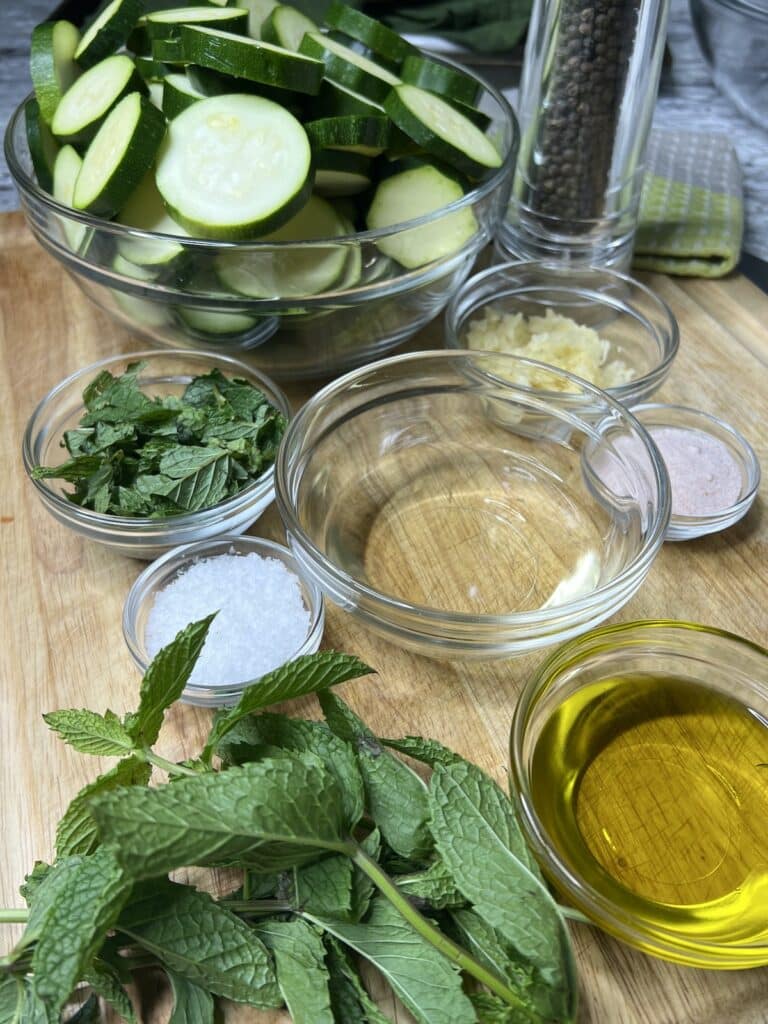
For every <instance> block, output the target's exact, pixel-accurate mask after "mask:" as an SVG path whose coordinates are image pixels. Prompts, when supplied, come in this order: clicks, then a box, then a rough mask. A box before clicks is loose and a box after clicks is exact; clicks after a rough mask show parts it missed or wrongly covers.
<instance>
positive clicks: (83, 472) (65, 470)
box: [32, 455, 103, 483]
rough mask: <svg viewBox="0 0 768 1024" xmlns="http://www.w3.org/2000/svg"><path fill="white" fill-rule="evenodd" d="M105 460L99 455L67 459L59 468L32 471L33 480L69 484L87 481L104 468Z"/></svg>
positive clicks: (43, 467) (40, 467)
mask: <svg viewBox="0 0 768 1024" xmlns="http://www.w3.org/2000/svg"><path fill="white" fill-rule="evenodd" d="M102 463H103V459H102V458H101V457H100V456H98V455H79V456H77V457H76V458H74V459H67V461H66V462H62V463H60V464H59V465H58V466H35V467H34V469H33V470H32V479H33V480H52V479H53V480H66V481H67V482H68V483H77V482H78V481H80V480H87V479H88V477H90V476H92V475H93V474H94V473H95V472H97V470H99V469H100V468H101V466H102Z"/></svg>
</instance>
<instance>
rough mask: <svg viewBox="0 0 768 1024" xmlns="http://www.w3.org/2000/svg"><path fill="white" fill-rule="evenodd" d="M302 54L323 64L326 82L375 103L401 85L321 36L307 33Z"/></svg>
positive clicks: (394, 78)
mask: <svg viewBox="0 0 768 1024" xmlns="http://www.w3.org/2000/svg"><path fill="white" fill-rule="evenodd" d="M299 53H304V54H306V55H307V56H308V57H316V58H317V59H318V60H322V61H323V62H324V63H325V77H326V78H330V79H331V81H333V82H338V83H339V84H340V85H346V86H347V88H348V89H353V90H354V91H355V92H361V93H362V94H363V95H364V96H368V97H370V98H371V99H372V100H374V101H375V102H376V103H380V102H381V101H382V100H384V99H385V97H386V96H387V95H388V94H389V92H390V90H391V89H392V88H393V87H394V86H396V85H399V84H400V79H399V78H398V77H397V76H396V75H393V74H392V72H391V71H387V69H386V68H383V67H381V66H380V65H379V64H375V63H374V62H373V61H372V60H369V59H368V58H367V57H363V56H362V54H360V53H355V51H354V50H350V48H349V47H348V46H344V45H343V44H342V43H337V42H336V40H335V39H329V38H328V36H324V35H322V34H321V33H320V32H309V33H307V35H305V36H304V38H303V39H302V41H301V46H299Z"/></svg>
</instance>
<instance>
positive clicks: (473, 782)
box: [429, 762, 572, 991]
mask: <svg viewBox="0 0 768 1024" xmlns="http://www.w3.org/2000/svg"><path fill="white" fill-rule="evenodd" d="M429 805H430V811H431V819H432V826H431V827H432V834H433V835H434V837H435V845H436V846H437V849H438V851H439V853H440V856H441V857H442V859H443V860H444V861H445V864H446V866H447V867H448V869H449V871H450V872H451V874H452V875H453V877H454V879H455V881H456V885H457V886H458V888H459V890H460V891H461V892H462V893H463V894H464V895H465V896H466V897H467V899H468V900H469V901H470V902H471V903H473V904H474V906H475V908H476V910H477V911H478V913H479V914H480V915H481V916H482V917H483V918H485V920H486V921H487V922H488V923H489V924H491V925H492V926H493V927H494V928H496V929H497V930H498V931H499V932H501V934H502V935H503V936H504V938H505V939H506V940H507V941H508V942H510V943H511V944H512V946H513V947H514V949H516V950H517V952H518V953H519V954H520V955H521V956H523V957H525V958H526V959H527V960H529V961H530V962H531V963H532V964H534V965H535V966H536V967H538V968H539V970H540V972H541V976H542V978H543V979H544V980H545V981H546V982H547V983H548V984H550V985H551V986H552V987H553V988H556V989H558V990H561V991H565V990H566V989H567V988H568V987H569V986H570V984H571V981H572V967H571V953H570V943H569V938H568V933H567V930H566V928H565V925H564V922H563V920H562V918H561V917H560V913H559V911H558V909H557V905H556V904H555V901H554V900H553V899H552V896H551V895H550V893H549V891H548V889H547V888H546V886H545V885H544V884H543V882H542V881H541V878H540V876H539V874H538V871H537V870H534V869H533V868H532V866H531V864H530V861H531V855H530V854H529V853H528V851H527V849H526V848H525V844H524V842H523V840H522V836H521V834H520V830H519V827H518V825H517V820H516V818H515V813H514V808H513V807H512V804H511V803H510V801H509V800H508V798H507V797H506V796H505V794H504V793H503V792H502V791H501V789H499V787H498V786H497V785H496V784H495V783H494V782H493V781H492V780H491V779H489V778H488V776H487V775H485V774H484V773H483V772H482V771H480V769H479V768H477V767H475V766H474V765H471V764H469V763H468V762H460V763H456V764H453V765H448V766H443V765H437V766H436V767H435V770H434V772H433V774H432V779H431V784H430V791H429Z"/></svg>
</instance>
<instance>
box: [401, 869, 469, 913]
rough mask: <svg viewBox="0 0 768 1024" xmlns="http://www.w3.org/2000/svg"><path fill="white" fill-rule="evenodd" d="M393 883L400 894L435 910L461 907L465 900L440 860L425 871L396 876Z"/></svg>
mask: <svg viewBox="0 0 768 1024" xmlns="http://www.w3.org/2000/svg"><path fill="white" fill-rule="evenodd" d="M393 881H395V882H396V883H397V888H398V889H399V890H400V892H404V893H405V894H406V896H409V897H410V898H411V899H416V900H424V901H425V902H427V903H429V905H430V906H431V907H433V908H434V909H435V910H445V909H446V907H462V906H464V905H465V904H466V902H467V901H466V899H465V898H464V896H462V894H461V893H460V892H459V890H458V889H457V888H456V882H455V881H454V880H453V875H452V874H451V873H450V871H449V870H448V868H447V867H446V866H445V864H444V863H443V862H442V861H441V860H436V861H435V862H434V863H433V864H430V866H429V867H428V868H427V870H426V871H419V872H416V873H414V874H410V875H398V876H396V877H395V878H394V879H393Z"/></svg>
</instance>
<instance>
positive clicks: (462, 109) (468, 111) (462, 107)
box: [443, 96, 493, 132]
mask: <svg viewBox="0 0 768 1024" xmlns="http://www.w3.org/2000/svg"><path fill="white" fill-rule="evenodd" d="M443 99H448V97H446V96H444V97H443ZM448 102H449V103H450V104H451V106H452V107H454V108H455V109H456V110H458V112H459V113H460V114H463V115H464V117H466V118H467V119H468V120H469V121H471V122H472V124H473V125H475V126H476V127H477V128H479V129H480V131H481V132H485V131H486V130H487V129H488V128H490V127H491V125H492V124H493V118H491V117H489V116H488V114H486V113H485V112H484V111H482V110H478V109H477V107H471V106H470V105H469V104H468V103H462V102H461V100H451V99H448Z"/></svg>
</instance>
